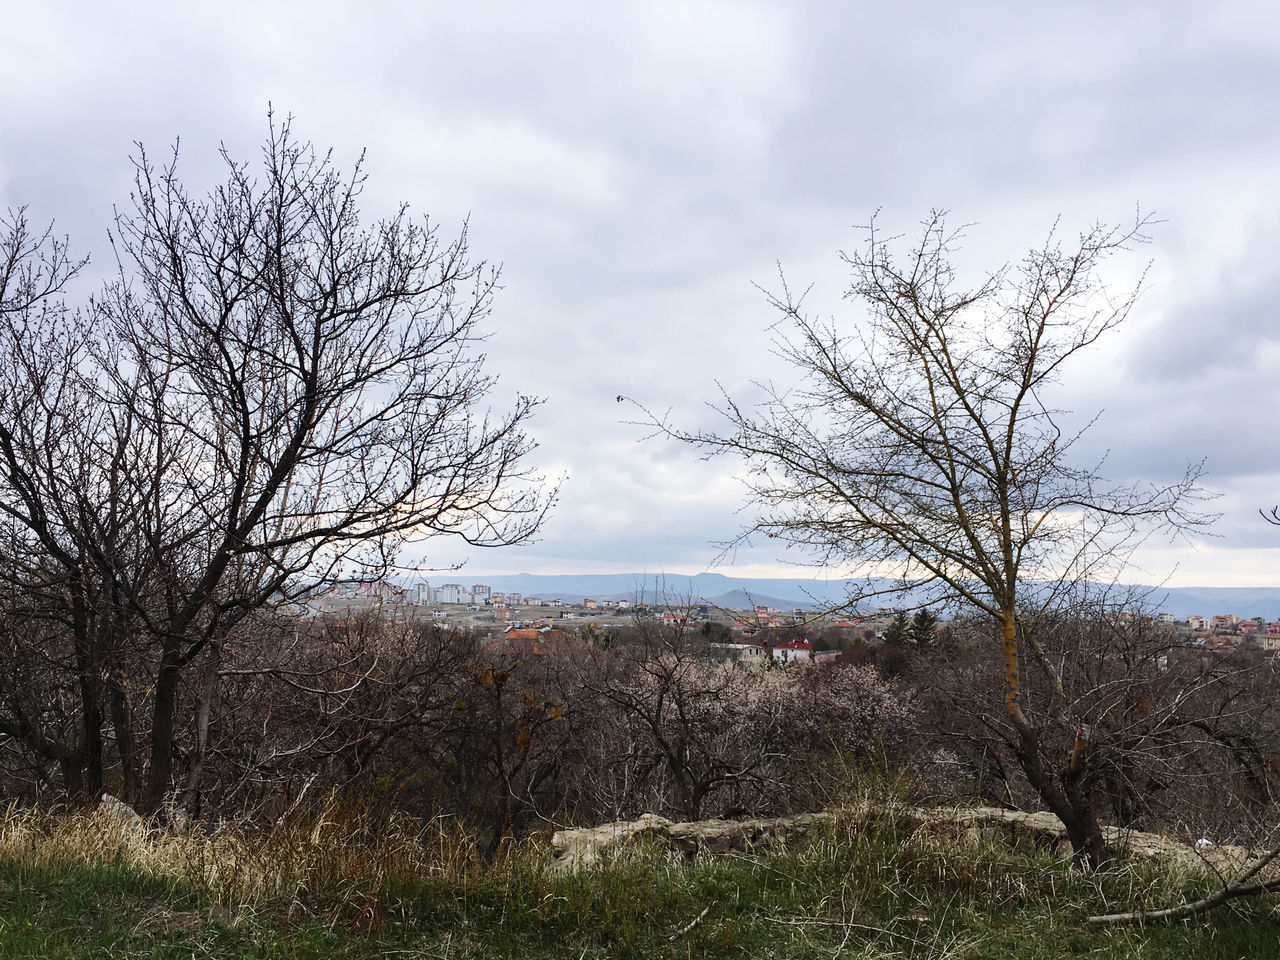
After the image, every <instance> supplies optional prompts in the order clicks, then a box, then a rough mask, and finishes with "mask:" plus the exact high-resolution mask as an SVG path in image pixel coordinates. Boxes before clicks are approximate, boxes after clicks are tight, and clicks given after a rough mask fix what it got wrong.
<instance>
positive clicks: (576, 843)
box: [550, 806, 1250, 874]
mask: <svg viewBox="0 0 1280 960" xmlns="http://www.w3.org/2000/svg"><path fill="white" fill-rule="evenodd" d="M886 814H887V815H889V816H890V817H891V818H892V819H893V820H894V821H895V822H897V823H900V824H903V825H905V826H908V827H914V828H915V829H918V830H921V831H924V832H926V833H928V834H931V835H934V836H940V837H943V838H947V839H952V840H955V841H956V842H982V841H985V842H994V843H1004V844H1007V845H1009V846H1012V847H1019V846H1021V847H1031V848H1036V849H1042V850H1050V851H1052V852H1054V853H1055V854H1056V855H1058V856H1060V857H1062V858H1063V859H1067V858H1069V857H1070V856H1071V841H1070V840H1068V839H1067V829H1066V827H1065V826H1064V825H1063V823H1062V821H1061V820H1059V819H1058V818H1057V817H1056V816H1054V815H1053V814H1052V813H1045V812H1030V813H1029V812H1026V811H1022V810H1003V809H1000V808H998V807H891V806H886V807H884V808H878V809H877V808H872V809H869V810H864V811H861V812H860V813H858V812H854V811H842V812H835V811H826V812H822V813H802V814H793V815H791V816H785V817H770V818H767V819H750V820H699V821H696V822H691V823H673V822H672V821H670V820H668V819H666V818H665V817H659V816H657V815H655V814H652V813H646V814H644V815H643V816H641V817H640V818H639V819H637V820H620V821H617V822H615V823H606V824H604V825H603V826H599V827H588V828H585V829H581V830H559V831H557V832H556V833H555V834H554V835H553V836H552V838H551V852H552V859H551V863H550V867H551V869H552V870H554V871H557V872H564V871H571V870H582V869H587V868H590V867H594V866H597V865H598V864H600V863H601V862H602V860H604V859H605V858H606V857H612V856H616V855H618V854H619V853H621V852H623V851H624V850H625V849H626V848H627V847H628V846H630V845H633V844H635V843H636V842H637V841H642V840H649V841H653V842H656V843H657V844H658V845H660V846H661V847H665V848H666V849H668V850H670V851H672V852H675V853H681V854H684V855H685V856H690V857H691V856H696V855H699V854H710V855H723V854H727V853H750V852H752V851H754V850H757V849H759V848H761V847H769V846H785V845H786V844H788V843H791V842H793V841H795V840H797V839H799V838H801V837H805V836H807V835H808V834H809V833H810V832H812V830H813V828H814V827H815V826H819V825H822V824H826V823H830V822H831V821H832V820H833V819H834V818H835V817H837V816H842V817H844V818H846V819H848V820H849V821H850V823H851V824H857V823H859V822H862V823H864V824H866V823H870V822H873V821H875V820H882V819H883V818H884V816H885V815H886ZM1102 830H1103V837H1104V839H1105V840H1106V842H1107V844H1108V845H1109V846H1111V847H1114V848H1116V849H1120V850H1123V851H1124V852H1125V854H1126V855H1127V856H1129V857H1131V858H1135V859H1140V860H1163V861H1166V862H1169V863H1174V864H1177V865H1179V866H1181V867H1183V868H1185V869H1186V870H1188V871H1189V872H1194V873H1212V872H1215V871H1219V872H1222V873H1224V874H1228V873H1238V872H1240V871H1241V870H1242V869H1244V868H1246V867H1247V866H1248V864H1249V862H1250V857H1249V853H1248V851H1246V850H1245V849H1244V848H1242V847H1232V846H1227V845H1223V844H1209V845H1207V846H1202V845H1200V844H1197V845H1196V846H1194V847H1193V846H1191V845H1190V844H1185V843H1181V842H1179V841H1177V840H1171V839H1170V838H1168V837H1164V836H1160V835H1159V834H1154V833H1142V832H1140V831H1136V830H1121V829H1119V828H1117V827H1103V828H1102Z"/></svg>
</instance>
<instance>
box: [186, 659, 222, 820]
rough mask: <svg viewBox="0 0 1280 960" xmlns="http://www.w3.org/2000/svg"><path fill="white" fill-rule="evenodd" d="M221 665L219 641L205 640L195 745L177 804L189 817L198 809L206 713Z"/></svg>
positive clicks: (207, 737) (205, 739) (206, 736)
mask: <svg viewBox="0 0 1280 960" xmlns="http://www.w3.org/2000/svg"><path fill="white" fill-rule="evenodd" d="M221 667H222V644H220V643H211V644H209V654H208V656H207V657H206V659H205V664H204V671H203V673H202V674H201V677H200V691H199V694H198V698H199V699H198V701H197V703H196V749H195V755H194V757H192V760H191V769H190V770H189V771H188V772H187V782H186V785H185V786H184V787H183V790H182V800H181V806H182V808H183V809H184V810H186V811H187V814H188V815H189V816H191V817H196V816H198V815H199V813H200V781H201V779H202V777H203V776H204V758H205V751H206V750H207V749H208V745H209V715H210V713H211V711H212V708H213V695H214V693H215V692H216V691H217V688H218V670H219V669H221Z"/></svg>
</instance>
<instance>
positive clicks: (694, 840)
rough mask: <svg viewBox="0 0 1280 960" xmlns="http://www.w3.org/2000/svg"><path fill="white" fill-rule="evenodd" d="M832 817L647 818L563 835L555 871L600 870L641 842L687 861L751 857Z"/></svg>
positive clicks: (556, 839)
mask: <svg viewBox="0 0 1280 960" xmlns="http://www.w3.org/2000/svg"><path fill="white" fill-rule="evenodd" d="M832 816H833V815H832V814H830V813H801V814H794V815H792V816H789V817H771V818H769V819H755V820H699V821H695V822H690V823H672V822H671V821H670V820H668V819H666V818H665V817H659V816H656V815H655V814H652V813H646V814H644V815H643V816H642V817H640V818H639V819H638V820H620V821H618V822H616V823H606V824H604V825H603V826H599V827H587V828H584V829H581V830H559V831H557V832H556V833H555V834H554V835H553V836H552V837H551V853H552V858H551V869H552V870H555V871H558V872H562V871H568V870H581V869H585V868H589V867H593V866H596V865H597V864H599V863H600V862H601V859H602V858H603V857H604V856H606V855H609V856H614V855H616V854H618V853H620V852H621V851H622V850H623V849H624V848H625V847H626V846H628V845H629V844H632V843H634V842H635V841H637V840H652V841H656V842H657V843H658V844H659V845H660V846H663V847H665V848H667V849H669V850H671V851H673V852H676V853H682V854H684V855H685V856H689V857H692V856H695V855H697V854H700V853H708V854H721V855H723V854H726V853H733V852H740V853H749V852H751V851H752V850H754V849H756V848H758V847H760V846H762V845H778V844H782V845H785V844H787V843H790V842H791V841H793V840H796V839H798V838H800V837H803V836H807V835H808V833H809V832H810V830H811V829H812V828H813V827H814V825H816V824H820V823H825V822H827V821H829V820H830V819H831V817H832Z"/></svg>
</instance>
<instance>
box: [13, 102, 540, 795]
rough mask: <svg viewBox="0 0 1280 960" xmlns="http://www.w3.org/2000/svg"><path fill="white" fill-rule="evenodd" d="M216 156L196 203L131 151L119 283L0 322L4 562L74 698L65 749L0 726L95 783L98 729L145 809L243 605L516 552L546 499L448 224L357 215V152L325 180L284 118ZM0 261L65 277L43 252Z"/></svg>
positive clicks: (88, 789)
mask: <svg viewBox="0 0 1280 960" xmlns="http://www.w3.org/2000/svg"><path fill="white" fill-rule="evenodd" d="M223 157H224V160H225V162H226V169H227V174H226V179H225V181H224V182H223V183H222V184H221V185H220V186H218V187H217V188H216V189H215V190H213V191H212V192H211V193H209V194H208V196H206V197H203V198H201V197H196V196H193V195H192V194H190V193H189V192H188V191H187V189H186V188H185V187H184V185H183V184H182V182H181V180H180V179H179V177H178V174H177V151H176V149H175V150H174V152H173V155H172V156H171V157H170V158H169V160H168V161H167V162H166V163H165V164H163V165H156V164H155V163H154V162H153V161H152V160H151V159H150V158H149V157H148V156H147V155H146V153H145V152H144V151H142V148H141V146H140V147H139V153H138V156H137V158H136V160H135V166H136V178H135V192H134V196H133V209H132V211H131V212H127V213H121V214H119V215H118V216H117V221H116V230H115V234H114V238H113V243H114V245H115V249H116V255H117V260H118V264H119V270H118V275H117V277H116V279H115V280H114V281H112V282H110V283H108V284H107V285H106V286H105V287H104V289H103V290H102V291H101V293H100V294H99V295H98V296H96V297H94V298H92V299H91V300H90V302H89V303H88V305H87V306H86V307H85V308H84V309H83V310H81V311H78V312H76V313H74V314H68V313H66V312H65V311H58V310H53V311H51V310H48V309H42V306H43V307H47V306H48V304H49V303H50V301H51V298H52V296H53V295H54V294H55V293H56V291H57V289H58V286H59V284H52V283H46V285H45V287H44V288H40V287H39V285H38V284H36V285H35V286H33V285H32V284H31V283H27V284H26V287H27V288H31V289H34V290H37V291H40V290H43V293H41V295H40V296H38V297H35V298H33V297H31V296H26V297H25V301H26V302H25V304H24V302H23V300H24V298H23V297H22V296H21V295H20V296H19V297H18V298H17V303H16V306H15V307H14V309H12V310H9V309H6V312H5V315H4V325H3V329H0V340H3V345H4V348H5V351H6V353H7V354H9V355H10V356H11V357H13V364H12V367H11V369H10V370H9V371H8V372H7V373H6V374H5V378H6V382H5V383H4V388H5V389H4V395H3V398H0V467H2V471H0V472H2V473H3V479H2V480H0V511H2V512H3V515H4V517H5V537H4V541H5V542H4V544H3V545H0V576H2V577H3V578H4V579H5V580H6V581H7V582H8V584H9V586H10V589H11V592H12V594H13V596H14V597H15V598H17V599H16V601H15V602H18V603H20V604H22V605H23V609H22V610H21V611H19V612H21V613H22V614H23V615H24V616H27V617H38V618H43V619H45V620H48V621H51V622H56V623H57V624H58V625H59V627H60V628H61V634H62V636H64V637H66V638H67V639H66V645H67V647H68V649H69V650H70V654H69V655H68V656H65V657H62V658H60V659H59V662H58V664H57V669H59V670H63V671H67V670H69V671H71V672H72V673H73V674H74V675H75V676H76V677H77V679H78V682H79V685H80V688H81V695H80V703H79V705H78V711H79V714H80V720H79V724H78V727H79V730H78V732H77V734H76V737H75V738H73V740H72V741H71V742H67V741H66V740H65V739H64V740H62V741H60V742H58V743H47V742H45V741H46V740H47V738H46V737H44V736H43V734H40V733H39V731H37V730H34V729H33V723H32V721H31V719H30V718H25V719H24V718H22V717H19V716H17V715H16V714H13V713H10V714H9V715H7V716H6V715H0V729H4V730H5V731H6V732H9V733H10V734H11V735H13V736H18V737H20V738H21V739H22V740H23V742H24V743H26V744H27V746H28V747H30V748H31V749H32V750H36V751H38V752H44V753H45V754H46V755H48V754H57V755H58V757H59V759H60V760H62V761H63V763H64V766H65V767H67V768H68V776H69V777H70V779H69V780H68V785H69V786H70V787H72V788H73V789H77V788H78V789H82V790H83V792H85V793H87V794H90V795H92V794H93V793H95V792H97V791H98V790H100V789H101V785H102V778H103V764H104V762H105V761H104V759H103V757H104V750H105V749H106V744H107V731H108V728H109V732H110V733H111V738H110V739H111V740H112V743H113V749H114V752H115V755H116V762H118V763H119V765H120V768H121V777H122V779H123V782H124V789H125V791H126V793H127V794H128V795H129V797H130V799H131V800H133V801H135V802H137V803H139V804H140V805H141V806H142V807H143V808H146V809H153V808H154V807H155V806H156V805H157V804H158V803H159V802H160V800H161V798H162V797H163V796H164V795H165V794H166V793H167V792H168V791H169V790H171V789H172V788H173V786H174V784H175V775H176V774H175V756H176V755H177V754H178V753H180V752H184V751H185V752H186V753H188V754H190V753H193V752H194V753H195V754H198V753H199V752H200V751H201V750H202V749H203V742H202V740H201V739H200V738H199V737H196V738H195V740H188V742H187V743H186V744H185V746H182V747H180V746H179V740H180V739H181V736H182V735H184V734H190V733H191V732H192V725H193V724H194V726H196V727H198V726H199V722H198V719H197V718H196V717H193V718H192V723H191V724H188V725H187V726H186V727H184V728H183V729H181V730H180V725H181V718H179V716H178V708H179V703H180V701H181V699H182V698H181V689H182V681H183V678H184V677H185V676H186V675H187V674H188V673H189V672H191V671H192V670H193V669H195V668H199V674H200V676H202V677H205V678H208V680H207V682H204V683H194V684H193V686H192V697H193V699H194V701H195V702H196V704H197V706H196V708H195V709H196V711H197V713H198V712H199V711H200V709H202V708H201V707H200V706H199V704H200V703H204V704H207V703H208V700H209V696H210V690H211V685H212V684H215V683H216V680H217V676H218V670H219V662H220V658H221V656H222V651H223V649H224V645H225V644H226V643H228V642H234V638H235V633H236V628H237V625H238V624H240V623H241V622H242V621H243V620H244V619H245V617H246V616H247V615H248V614H249V613H251V612H252V611H254V610H256V609H259V608H262V607H263V606H265V605H268V604H271V605H279V604H282V603H285V602H288V601H291V600H300V599H305V598H306V597H307V596H309V595H311V594H313V593H315V592H316V591H317V590H319V589H321V588H323V587H324V586H325V585H326V584H329V583H332V582H334V581H335V580H338V579H342V578H347V577H360V578H368V579H375V578H379V577H381V576H384V575H386V574H387V573H388V572H390V571H392V570H393V569H394V563H395V559H396V557H397V556H398V555H399V553H400V551H401V549H402V548H403V547H404V546H405V545H406V544H408V543H409V542H410V541H419V540H423V539H426V538H429V537H432V536H437V535H452V536H461V537H463V538H465V539H466V540H467V541H468V542H470V543H473V544H481V545H496V544H508V543H515V542H519V541H521V540H524V539H526V538H528V537H529V536H530V535H531V534H532V533H533V532H534V531H535V530H536V529H537V527H538V525H539V523H540V521H541V519H542V517H543V516H544V513H545V511H546V509H547V508H548V506H549V504H550V502H551V499H552V496H551V494H550V493H549V492H548V491H547V488H546V487H545V485H544V484H543V483H542V482H541V481H540V479H539V478H537V477H536V476H533V475H531V474H530V473H529V471H528V468H527V467H526V466H525V463H526V459H527V454H528V453H529V452H530V450H531V449H532V447H533V444H532V441H531V440H530V439H529V437H528V436H527V434H526V433H525V425H526V423H527V421H528V419H529V416H530V415H531V413H532V411H533V410H534V408H535V406H536V401H535V400H533V399H531V398H529V397H519V398H517V400H516V402H515V405H514V407H513V408H512V409H511V410H509V411H508V412H505V413H501V414H491V413H490V412H488V411H487V410H486V408H485V403H486V397H487V396H488V394H489V392H490V390H491V388H492V386H493V381H492V378H491V377H489V376H487V375H486V374H485V373H484V370H483V360H484V356H483V353H482V352H481V350H480V349H479V342H480V339H481V330H480V325H481V322H482V321H483V320H484V319H485V318H486V317H487V315H488V313H489V311H490V308H491V305H492V300H493V293H494V290H495V286H496V283H497V278H498V273H497V270H496V268H493V267H490V266H488V265H486V264H485V263H484V262H483V261H473V260H471V259H470V258H469V254H468V248H467V234H466V229H465V227H464V229H463V230H462V232H461V233H460V234H459V235H458V236H456V237H455V238H453V239H442V238H441V236H440V233H439V230H438V228H437V227H435V226H434V225H433V224H431V223H430V222H428V221H427V220H425V219H422V220H419V219H415V218H414V217H412V216H410V214H409V212H408V210H407V208H405V207H401V208H400V209H399V210H398V211H396V212H395V213H394V214H393V215H392V216H390V217H389V218H386V219H382V220H378V221H376V222H374V223H372V224H369V225H365V224H363V223H362V222H361V219H360V216H359V211H358V203H359V200H360V195H361V191H362V188H363V185H364V174H363V171H362V165H361V163H357V164H356V166H355V168H354V170H353V171H352V172H350V173H349V174H343V173H342V172H341V171H339V170H338V169H336V167H335V166H334V164H333V163H332V161H331V158H330V157H329V156H328V155H319V154H317V153H316V152H315V151H314V150H313V149H312V147H311V146H310V145H309V144H306V143H300V142H298V141H297V140H296V139H295V138H294V136H293V134H292V131H291V129H290V124H289V122H288V121H286V122H284V123H278V122H276V121H275V120H274V119H272V120H271V122H270V125H269V136H268V138H267V141H266V144H265V146H264V148H263V152H262V164H261V167H260V170H259V172H258V173H257V174H255V173H253V172H252V170H253V168H252V167H251V166H250V165H248V164H244V163H240V162H237V161H235V160H233V159H232V158H231V157H230V155H229V154H227V152H226V151H225V150H224V152H223ZM10 249H16V251H17V259H18V260H19V261H22V262H25V263H27V264H32V263H37V262H38V261H39V260H40V258H41V256H43V257H44V262H45V263H46V264H49V266H47V267H46V269H45V271H44V274H45V275H46V276H51V277H56V276H58V275H59V274H58V273H57V271H58V270H59V269H60V270H61V271H62V272H63V273H64V274H65V273H66V272H67V269H68V268H67V266H66V264H67V261H66V258H65V253H63V251H62V248H61V247H58V246H50V245H49V244H48V243H47V242H46V243H45V245H44V246H43V247H42V246H40V245H39V244H38V243H37V244H36V245H34V246H33V245H32V244H31V243H28V244H27V245H26V246H25V247H23V246H21V245H18V246H17V247H16V248H15V247H14V244H13V243H12V242H10ZM38 273H39V271H38V270H37V271H33V270H32V269H31V268H29V267H28V268H27V273H26V275H27V276H32V275H35V274H38ZM22 289H23V287H22V286H21V285H19V291H20V292H21V290H22ZM5 296H6V297H9V294H7V293H6V294H5ZM5 302H6V304H7V303H8V302H9V301H8V299H6V301H5ZM202 690H203V691H204V692H201V691H202ZM204 709H207V707H206V708H204ZM107 714H110V719H109V721H108V720H107V719H106V716H107ZM34 726H38V724H35V725H34ZM144 735H145V737H144ZM197 767H198V762H197ZM72 768H75V769H74V773H73V772H72ZM191 787H192V785H190V784H189V785H188V792H192V791H191Z"/></svg>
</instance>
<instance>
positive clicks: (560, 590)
mask: <svg viewBox="0 0 1280 960" xmlns="http://www.w3.org/2000/svg"><path fill="white" fill-rule="evenodd" d="M430 579H431V582H432V584H433V585H434V586H439V584H440V583H443V582H446V581H448V582H459V583H462V582H465V583H466V584H471V583H485V584H488V585H489V586H490V587H492V588H493V589H494V590H501V591H503V592H504V593H505V592H510V591H513V590H514V591H517V592H519V593H521V594H523V595H524V596H527V597H542V598H544V599H548V600H550V599H555V598H559V599H562V600H564V601H565V602H566V603H581V602H582V601H583V600H584V599H586V598H588V597H590V598H592V599H595V600H630V601H631V602H633V603H634V602H637V601H642V600H647V601H649V602H658V603H687V602H692V603H711V604H714V605H716V606H720V607H726V608H729V609H743V608H746V607H750V606H754V605H755V604H764V605H765V606H769V607H780V608H784V609H786V608H791V607H807V608H814V607H831V606H836V605H838V604H840V603H842V602H844V600H845V599H846V598H847V597H848V596H849V592H850V585H851V584H852V583H854V582H855V581H851V580H844V579H814V578H811V579H805V578H802V577H796V578H793V579H786V578H763V577H730V576H726V575H725V574H722V573H699V574H696V575H694V576H687V575H682V574H670V573H666V574H664V573H656V574H654V573H588V574H533V573H519V574H504V575H492V576H488V575H481V574H472V575H467V574H457V573H455V574H452V575H438V576H435V577H431V578H430ZM882 582H884V583H887V581H882ZM1140 589H1145V590H1149V591H1150V594H1149V605H1150V606H1151V607H1152V608H1153V609H1155V610H1159V611H1164V612H1167V613H1171V614H1173V615H1174V616H1175V617H1177V618H1178V619H1179V620H1185V619H1186V618H1187V617H1189V616H1192V615H1197V614H1198V615H1204V616H1212V615H1214V614H1217V613H1234V614H1237V615H1238V616H1241V617H1266V618H1267V619H1268V620H1276V619H1280V587H1149V588H1148V587H1144V588H1140ZM890 603H891V601H890V600H889V599H888V598H886V599H885V600H884V604H885V605H886V606H888V605H890Z"/></svg>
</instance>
